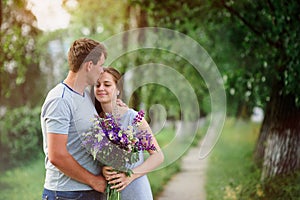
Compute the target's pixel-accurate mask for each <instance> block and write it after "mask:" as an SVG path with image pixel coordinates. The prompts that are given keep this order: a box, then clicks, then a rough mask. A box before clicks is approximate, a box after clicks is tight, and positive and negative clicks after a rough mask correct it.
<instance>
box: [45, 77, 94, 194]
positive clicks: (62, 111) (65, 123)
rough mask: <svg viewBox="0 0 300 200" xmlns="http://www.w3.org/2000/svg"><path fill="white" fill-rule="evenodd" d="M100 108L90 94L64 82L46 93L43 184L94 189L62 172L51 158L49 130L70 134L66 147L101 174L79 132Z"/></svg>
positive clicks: (51, 186) (56, 188)
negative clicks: (72, 87)
mask: <svg viewBox="0 0 300 200" xmlns="http://www.w3.org/2000/svg"><path fill="white" fill-rule="evenodd" d="M96 114H97V112H96V110H95V107H94V104H93V103H92V100H91V98H90V95H89V91H87V90H85V93H84V95H80V94H78V93H77V92H75V91H73V90H72V89H71V88H69V87H68V86H67V85H65V84H64V83H60V84H58V85H57V86H56V87H55V88H53V89H52V90H51V91H50V92H49V93H48V96H47V97H46V100H45V102H44V105H43V107H42V111H41V126H42V132H43V138H44V141H43V147H44V152H45V155H46V158H45V167H46V178H45V184H44V187H45V188H46V189H48V190H56V191H77V190H92V188H91V187H89V186H88V185H85V184H82V183H80V182H78V181H76V180H74V179H71V178H70V177H68V176H66V175H64V174H63V173H62V172H60V171H59V170H58V169H57V168H56V167H55V166H54V165H52V163H50V162H49V160H48V147H47V133H56V134H68V143H67V149H68V151H69V153H70V154H71V155H72V156H73V157H74V159H75V160H76V161H77V162H78V163H79V164H80V165H81V166H82V167H84V168H85V169H87V170H88V171H90V172H91V173H93V174H95V175H98V174H100V165H99V163H98V162H97V161H95V160H94V159H93V157H92V156H91V155H90V154H89V153H87V150H86V149H85V148H84V147H82V144H81V139H80V134H82V133H83V132H86V131H87V130H88V129H89V128H90V127H91V126H92V119H93V118H94V115H96Z"/></svg>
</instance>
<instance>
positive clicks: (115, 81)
mask: <svg viewBox="0 0 300 200" xmlns="http://www.w3.org/2000/svg"><path fill="white" fill-rule="evenodd" d="M121 77H122V76H121V74H120V73H119V72H118V71H117V70H116V69H114V68H112V67H108V68H104V72H103V73H102V74H101V75H100V78H99V80H98V84H97V85H95V86H94V88H93V89H94V93H93V94H94V95H95V107H96V110H97V112H98V114H99V115H100V116H103V115H104V113H112V114H114V115H117V116H118V117H120V119H121V125H122V127H123V128H126V127H127V126H130V125H132V121H133V119H134V118H135V116H136V115H137V112H136V111H135V110H133V109H130V108H128V107H124V106H123V107H120V106H118V105H117V104H116V102H117V99H118V97H119V98H120V96H121V92H122V86H121V84H120V81H119V80H120V79H121ZM139 128H140V129H141V130H147V132H148V133H150V134H151V135H152V141H151V142H152V144H154V146H155V148H156V150H155V151H152V150H149V151H148V153H149V154H150V156H149V157H148V158H147V159H146V160H144V157H143V152H139V161H138V162H136V163H134V164H133V165H131V167H130V168H131V170H132V172H133V174H132V175H131V176H129V177H128V176H126V174H125V173H117V172H115V171H114V170H112V167H110V166H105V167H103V170H102V172H103V176H104V177H105V178H106V180H107V181H108V183H109V184H111V185H114V186H112V188H116V189H117V190H118V191H121V199H122V200H140V199H143V200H152V199H153V197H152V191H151V188H150V184H149V181H148V178H147V175H146V174H147V173H148V172H150V171H152V170H154V169H155V168H156V167H158V166H159V165H160V164H161V163H162V162H163V160H164V156H163V153H162V151H161V149H160V147H159V145H158V143H157V141H156V139H155V137H154V135H153V134H152V131H151V129H150V126H149V124H148V123H147V121H146V120H145V119H143V120H142V121H141V126H139ZM112 159H113V158H112Z"/></svg>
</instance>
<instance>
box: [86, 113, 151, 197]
mask: <svg viewBox="0 0 300 200" xmlns="http://www.w3.org/2000/svg"><path fill="white" fill-rule="evenodd" d="M143 117H144V112H143V111H142V110H141V111H139V112H138V114H137V115H136V117H135V118H134V120H133V123H132V125H130V126H128V127H127V128H126V129H125V128H122V126H121V123H120V119H119V118H117V117H115V116H114V115H112V114H109V113H106V115H105V117H103V118H101V117H99V116H98V115H95V118H94V119H93V126H92V127H91V129H90V130H89V131H88V132H85V133H83V134H82V144H83V146H84V147H85V148H86V149H88V151H89V152H90V153H91V154H92V155H93V157H94V159H97V160H98V161H100V162H101V163H104V164H105V165H108V166H112V167H113V168H114V169H115V170H116V171H118V172H124V173H125V174H126V175H127V176H130V175H131V174H132V171H131V169H130V168H129V167H128V166H129V165H131V164H134V163H136V162H137V161H138V160H139V153H138V152H139V151H147V150H155V146H154V145H153V144H152V143H151V138H152V135H151V134H150V133H148V132H147V131H142V130H138V127H139V126H140V124H141V120H142V119H143ZM106 193H107V194H106V195H107V200H114V199H120V194H119V192H117V191H116V189H110V185H109V184H108V185H107V189H106Z"/></svg>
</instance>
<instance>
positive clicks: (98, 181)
mask: <svg viewBox="0 0 300 200" xmlns="http://www.w3.org/2000/svg"><path fill="white" fill-rule="evenodd" d="M106 54H107V53H106V50H105V47H104V46H103V45H102V44H100V43H99V42H97V41H94V40H92V39H86V38H83V39H78V40H76V41H74V42H73V44H72V46H71V47H70V50H69V53H68V63H69V73H68V75H67V77H66V79H65V80H64V81H63V82H61V83H59V84H58V85H56V87H54V88H53V89H52V90H51V91H50V92H49V93H48V95H47V97H46V100H45V102H44V104H43V107H42V111H41V125H42V131H43V139H44V144H43V145H44V152H45V156H46V158H45V167H46V178H45V184H44V191H43V199H48V200H52V199H53V200H54V199H61V198H62V199H63V198H65V199H89V200H93V199H97V200H99V199H104V195H103V192H104V190H105V187H106V181H105V180H104V178H103V176H102V175H100V170H101V169H100V165H99V163H98V162H97V161H95V160H94V159H93V157H92V156H91V155H90V154H89V153H87V151H86V149H84V148H83V147H82V145H81V140H80V134H82V133H83V132H86V131H87V130H88V129H89V128H90V127H91V125H92V121H91V119H92V118H93V117H94V115H95V114H97V112H96V110H95V107H94V104H93V102H92V100H91V98H90V95H89V93H88V90H86V88H87V86H89V85H94V84H96V83H97V80H98V78H99V76H100V74H101V73H102V72H103V67H102V65H103V63H104V61H105V59H106Z"/></svg>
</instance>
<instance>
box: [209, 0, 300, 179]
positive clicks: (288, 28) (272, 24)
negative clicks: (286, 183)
mask: <svg viewBox="0 0 300 200" xmlns="http://www.w3.org/2000/svg"><path fill="white" fill-rule="evenodd" d="M213 6H214V7H215V8H217V9H219V10H222V11H223V12H226V13H228V14H229V15H228V18H229V19H231V20H233V21H234V22H238V23H237V24H236V26H240V28H243V29H245V30H247V31H248V33H247V34H246V35H244V40H243V42H242V45H244V46H245V47H246V49H245V50H247V51H246V52H245V53H247V54H251V55H253V56H254V58H255V60H257V61H259V62H260V63H259V65H254V67H253V66H252V67H251V68H247V71H244V72H243V74H248V75H249V79H250V80H251V82H252V83H253V84H254V83H255V84H256V86H255V87H256V88H257V93H258V94H263V92H266V91H267V92H268V93H267V95H266V96H265V95H261V96H260V98H259V99H256V101H261V102H265V118H264V121H263V124H262V127H261V130H260V136H259V139H258V141H257V146H256V151H255V159H256V161H257V163H259V164H260V165H261V166H262V178H263V179H268V178H272V177H275V176H277V175H282V174H289V173H293V172H295V171H297V170H299V169H300V154H299V148H300V123H299V120H300V107H299V97H300V96H299V95H300V87H299V84H298V83H299V81H300V77H299V72H300V67H299V65H300V60H299V59H300V58H299V56H298V55H300V48H299V44H300V42H299V38H298V37H297V35H299V32H300V27H299V26H298V25H297V24H298V22H299V20H300V15H299V12H298V11H299V9H300V3H299V2H298V1H290V2H285V1H273V0H266V1H243V2H238V1H226V0H222V1H215V2H213ZM228 18H227V19H228ZM227 23H228V21H227ZM243 91H244V92H246V91H247V88H244V90H243ZM258 97H259V96H258Z"/></svg>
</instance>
